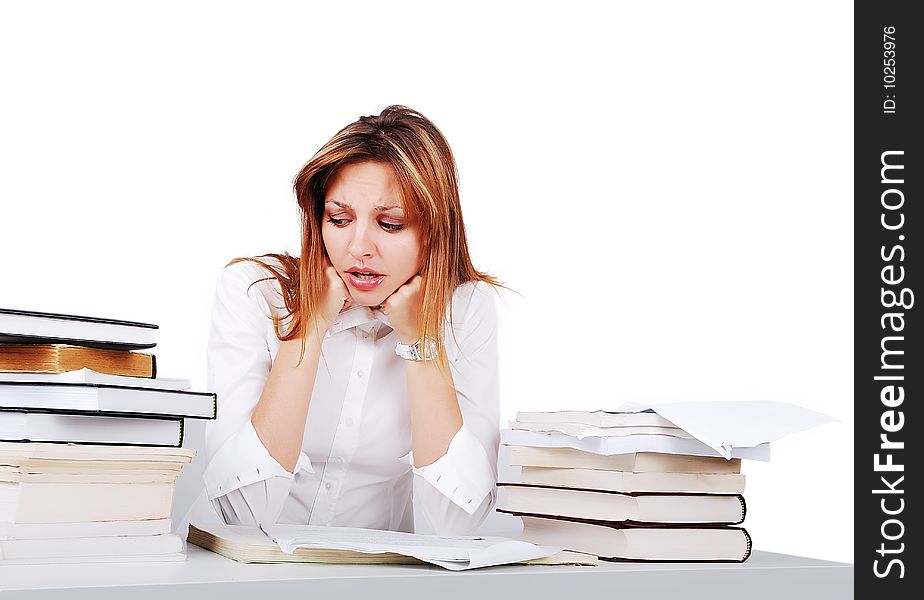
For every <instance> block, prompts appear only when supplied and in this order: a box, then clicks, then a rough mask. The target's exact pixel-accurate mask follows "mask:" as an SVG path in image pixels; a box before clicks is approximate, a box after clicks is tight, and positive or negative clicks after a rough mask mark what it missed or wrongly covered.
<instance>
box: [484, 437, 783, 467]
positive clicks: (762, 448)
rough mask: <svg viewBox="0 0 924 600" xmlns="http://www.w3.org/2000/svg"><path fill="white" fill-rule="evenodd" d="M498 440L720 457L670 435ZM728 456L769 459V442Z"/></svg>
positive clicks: (696, 443) (694, 442) (605, 452)
mask: <svg viewBox="0 0 924 600" xmlns="http://www.w3.org/2000/svg"><path fill="white" fill-rule="evenodd" d="M501 443H502V444H510V445H517V446H540V447H545V448H576V449H578V450H584V451H585V452H593V453H594V454H602V455H605V456H609V455H612V454H623V453H627V452H664V453H667V454H693V455H696V456H722V455H721V454H719V453H718V452H716V451H715V450H714V449H712V448H710V447H709V446H707V445H706V444H704V443H703V442H701V441H699V440H697V439H684V438H678V437H674V436H670V435H630V436H626V437H588V438H584V439H582V440H579V439H577V438H576V437H574V436H571V435H566V434H564V433H558V432H548V431H546V432H542V431H521V430H516V429H503V430H501ZM731 456H732V458H748V459H751V460H762V461H768V460H770V444H767V443H764V444H760V445H757V446H753V447H739V446H736V447H734V448H733V449H732V452H731Z"/></svg>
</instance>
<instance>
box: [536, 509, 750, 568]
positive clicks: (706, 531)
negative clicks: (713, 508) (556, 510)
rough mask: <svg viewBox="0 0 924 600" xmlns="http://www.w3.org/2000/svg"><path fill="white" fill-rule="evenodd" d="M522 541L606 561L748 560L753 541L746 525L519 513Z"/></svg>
mask: <svg viewBox="0 0 924 600" xmlns="http://www.w3.org/2000/svg"><path fill="white" fill-rule="evenodd" d="M518 516H520V517H521V518H522V519H523V533H522V534H521V535H520V539H523V540H526V541H528V542H532V543H533V544H539V545H556V546H559V547H563V548H567V549H568V550H573V551H575V552H587V553H589V554H595V555H597V556H599V557H600V558H601V560H612V561H633V562H636V561H642V562H647V561H655V562H743V561H745V560H747V558H748V556H750V554H751V537H750V536H749V535H748V532H747V531H745V530H744V529H743V528H741V527H711V526H710V527H702V526H701V527H696V526H673V527H631V528H626V527H622V526H619V525H616V524H613V525H610V526H608V525H606V524H604V523H584V522H579V521H574V520H570V519H552V518H543V517H531V516H527V515H518Z"/></svg>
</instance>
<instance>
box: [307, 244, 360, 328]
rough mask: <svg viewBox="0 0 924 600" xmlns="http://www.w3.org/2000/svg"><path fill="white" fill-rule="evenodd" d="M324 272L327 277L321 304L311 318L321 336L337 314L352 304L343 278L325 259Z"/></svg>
mask: <svg viewBox="0 0 924 600" xmlns="http://www.w3.org/2000/svg"><path fill="white" fill-rule="evenodd" d="M324 274H325V275H326V278H327V284H326V286H325V294H324V298H323V300H322V302H321V306H320V307H319V309H318V314H317V316H316V317H315V318H314V319H313V320H314V324H315V326H316V327H317V329H318V334H319V335H321V336H323V335H324V334H325V333H326V332H327V330H328V329H330V326H331V325H333V324H334V321H336V320H337V316H338V315H339V314H340V313H341V312H343V311H345V310H346V309H348V308H349V307H350V305H351V304H352V299H351V298H350V292H349V291H347V288H346V285H345V284H344V283H343V279H341V278H340V274H339V273H337V269H335V268H334V267H333V266H332V265H331V264H330V261H329V260H328V261H327V268H326V269H325V270H324Z"/></svg>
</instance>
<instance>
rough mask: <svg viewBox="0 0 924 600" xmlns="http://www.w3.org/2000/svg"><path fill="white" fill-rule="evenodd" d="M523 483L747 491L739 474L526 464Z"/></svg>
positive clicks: (615, 489) (620, 489) (642, 489)
mask: <svg viewBox="0 0 924 600" xmlns="http://www.w3.org/2000/svg"><path fill="white" fill-rule="evenodd" d="M520 482H521V483H529V484H533V485H553V486H559V487H572V488H583V489H590V490H609V491H613V492H702V493H708V494H740V493H742V492H743V491H744V475H742V474H739V473H658V472H648V473H633V472H629V471H602V470H598V469H556V468H547V467H523V468H522V469H521V473H520Z"/></svg>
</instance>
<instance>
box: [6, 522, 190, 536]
mask: <svg viewBox="0 0 924 600" xmlns="http://www.w3.org/2000/svg"><path fill="white" fill-rule="evenodd" d="M172 527H173V522H172V521H171V520H170V519H147V520H144V521H83V522H77V523H3V522H0V540H42V539H50V538H54V539H60V538H87V537H114V536H115V537H118V536H127V535H161V534H164V533H170V530H171V529H172Z"/></svg>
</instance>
